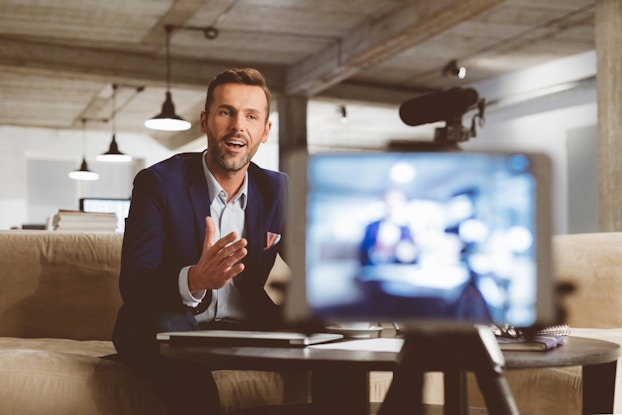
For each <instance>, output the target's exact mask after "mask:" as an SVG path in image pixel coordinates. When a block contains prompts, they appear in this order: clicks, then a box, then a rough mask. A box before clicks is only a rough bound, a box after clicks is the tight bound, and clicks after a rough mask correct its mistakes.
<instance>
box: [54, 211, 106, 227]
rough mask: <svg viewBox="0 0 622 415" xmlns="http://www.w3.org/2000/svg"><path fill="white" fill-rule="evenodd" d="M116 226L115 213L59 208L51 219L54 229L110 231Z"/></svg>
mask: <svg viewBox="0 0 622 415" xmlns="http://www.w3.org/2000/svg"><path fill="white" fill-rule="evenodd" d="M116 227H117V215H116V214H115V213H92V212H83V211H80V210H67V209H59V210H58V212H57V213H56V214H55V215H54V217H53V219H52V229H54V230H72V231H75V230H85V231H110V232H114V230H115V229H116Z"/></svg>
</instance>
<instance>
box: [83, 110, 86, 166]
mask: <svg viewBox="0 0 622 415" xmlns="http://www.w3.org/2000/svg"><path fill="white" fill-rule="evenodd" d="M82 159H83V160H86V118H82Z"/></svg>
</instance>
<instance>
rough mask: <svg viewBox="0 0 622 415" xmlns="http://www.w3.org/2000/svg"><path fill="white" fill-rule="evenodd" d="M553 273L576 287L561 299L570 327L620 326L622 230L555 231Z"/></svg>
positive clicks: (621, 322) (621, 319)
mask: <svg viewBox="0 0 622 415" xmlns="http://www.w3.org/2000/svg"><path fill="white" fill-rule="evenodd" d="M553 255H554V256H553V263H554V273H555V276H556V278H557V280H558V281H564V282H570V283H572V284H574V285H575V286H576V291H575V292H574V293H573V294H570V295H568V297H567V298H566V300H565V301H564V303H563V304H564V306H565V309H566V311H567V313H568V319H567V322H568V324H569V325H570V327H571V328H572V327H593V328H613V327H622V232H600V233H583V234H569V235H556V236H554V237H553Z"/></svg>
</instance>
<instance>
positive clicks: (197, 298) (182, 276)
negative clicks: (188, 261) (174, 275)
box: [179, 266, 207, 308]
mask: <svg viewBox="0 0 622 415" xmlns="http://www.w3.org/2000/svg"><path fill="white" fill-rule="evenodd" d="M189 269H190V266H187V267H183V268H182V269H181V271H179V294H180V295H181V299H182V301H183V302H184V304H185V305H187V306H188V307H192V308H194V307H197V306H198V305H199V304H201V301H202V300H203V298H204V297H205V294H206V292H207V291H206V290H201V291H197V292H196V293H194V294H193V293H191V292H190V288H189V287H188V270H189Z"/></svg>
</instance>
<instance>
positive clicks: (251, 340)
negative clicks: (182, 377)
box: [157, 330, 343, 347]
mask: <svg viewBox="0 0 622 415" xmlns="http://www.w3.org/2000/svg"><path fill="white" fill-rule="evenodd" d="M342 338H343V335H341V334H337V333H311V334H304V333H296V332H275V331H247V330H198V331H181V332H165V333H158V335H157V339H158V340H159V341H162V342H169V343H175V344H188V345H205V346H260V347H261V346H263V347H304V346H309V345H312V344H318V343H326V342H331V341H335V340H340V339H342Z"/></svg>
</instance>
